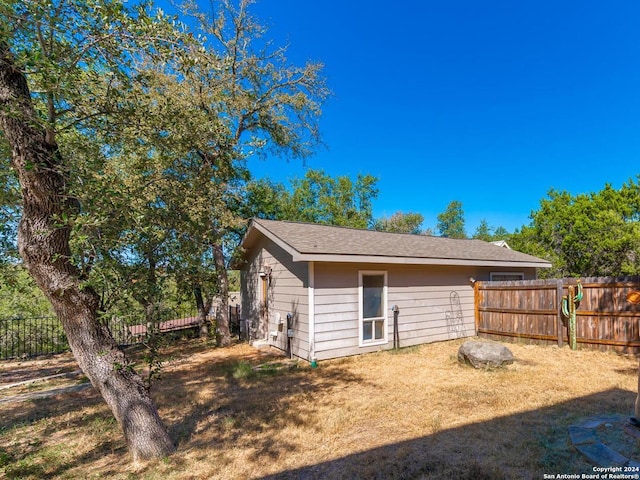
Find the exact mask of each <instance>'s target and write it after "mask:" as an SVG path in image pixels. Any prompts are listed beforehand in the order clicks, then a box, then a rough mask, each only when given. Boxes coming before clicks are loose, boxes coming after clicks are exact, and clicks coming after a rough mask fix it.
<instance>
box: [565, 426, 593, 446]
mask: <svg viewBox="0 0 640 480" xmlns="http://www.w3.org/2000/svg"><path fill="white" fill-rule="evenodd" d="M569 437H571V443H573V444H574V445H576V446H578V445H586V444H590V443H599V442H600V440H599V439H598V435H597V433H596V431H595V430H594V429H593V428H587V427H576V426H571V427H569Z"/></svg>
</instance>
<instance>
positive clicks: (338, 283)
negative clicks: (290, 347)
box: [315, 263, 535, 360]
mask: <svg viewBox="0 0 640 480" xmlns="http://www.w3.org/2000/svg"><path fill="white" fill-rule="evenodd" d="M361 270H373V271H386V272H387V282H388V290H387V292H388V304H387V306H388V310H387V340H388V341H387V342H386V343H385V344H382V345H372V346H365V347H361V346H359V334H360V333H359V305H358V272H359V271H361ZM491 271H495V269H490V268H479V267H445V266H419V265H406V266H405V265H376V264H347V263H332V264H320V263H317V264H316V275H315V332H316V333H315V356H316V358H317V359H318V360H323V359H328V358H335V357H341V356H347V355H355V354H360V353H368V352H372V351H377V350H382V349H390V348H393V312H392V311H391V308H392V306H393V305H397V306H398V308H399V310H400V311H399V315H398V332H399V337H400V346H402V347H406V346H410V345H418V344H422V343H429V342H435V341H441V340H448V339H452V338H461V337H469V336H473V335H475V333H476V331H475V312H474V293H473V286H472V284H471V282H470V281H469V277H474V278H476V279H477V280H484V279H487V280H488V279H489V274H490V272H491ZM500 271H503V272H504V271H518V272H523V273H524V274H525V278H535V270H534V269H501V270H500Z"/></svg>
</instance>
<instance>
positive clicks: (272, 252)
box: [241, 239, 309, 360]
mask: <svg viewBox="0 0 640 480" xmlns="http://www.w3.org/2000/svg"><path fill="white" fill-rule="evenodd" d="M265 266H268V267H270V268H271V282H270V285H269V289H268V295H267V305H266V309H265V305H263V304H262V303H263V302H262V299H261V292H260V289H261V287H260V285H261V280H260V275H259V274H260V271H262V270H263V269H264V267H265ZM307 276H308V273H307V264H306V263H304V262H293V261H292V260H291V255H289V254H288V253H287V252H285V251H284V250H282V249H281V248H280V247H278V246H277V245H276V244H275V243H273V242H271V241H270V240H267V239H262V241H261V242H260V243H259V244H257V245H256V246H255V248H253V249H252V252H250V254H249V256H248V263H247V264H246V265H245V267H244V268H243V270H242V274H241V281H242V312H243V317H244V318H247V319H250V320H252V321H253V322H254V324H255V325H257V327H258V338H259V339H267V340H268V342H269V344H270V345H273V346H274V347H276V348H279V349H281V350H284V351H286V350H287V314H288V313H290V314H291V316H292V329H293V331H294V335H293V338H292V339H291V350H292V352H293V354H294V355H295V356H297V357H300V358H304V359H305V360H306V359H308V352H309V318H308V311H309V310H308V303H309V296H308V293H307V281H308V279H307ZM265 312H266V315H265Z"/></svg>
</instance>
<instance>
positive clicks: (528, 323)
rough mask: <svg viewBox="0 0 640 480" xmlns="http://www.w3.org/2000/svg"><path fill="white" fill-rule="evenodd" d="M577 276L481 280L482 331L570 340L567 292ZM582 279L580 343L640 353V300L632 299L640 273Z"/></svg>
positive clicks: (478, 315)
mask: <svg viewBox="0 0 640 480" xmlns="http://www.w3.org/2000/svg"><path fill="white" fill-rule="evenodd" d="M577 280H578V279H576V278H565V279H553V280H522V281H509V282H477V285H476V288H475V292H476V301H475V303H476V305H477V307H476V325H477V331H478V335H480V336H485V337H488V338H498V339H504V340H511V341H527V342H531V343H544V344H550V343H557V345H558V346H562V345H563V342H565V341H567V340H568V333H567V321H566V319H564V317H563V316H562V314H561V302H562V296H563V295H566V294H567V290H568V286H569V285H575V284H576V283H577ZM581 283H582V287H583V290H584V293H585V295H584V297H583V299H582V301H581V302H580V305H579V306H578V309H577V311H576V322H577V331H578V339H577V340H578V344H579V345H580V346H581V347H582V348H597V349H615V350H617V351H620V352H622V353H633V354H637V353H640V338H638V335H639V333H640V328H639V322H640V305H634V304H631V303H629V302H627V300H626V298H627V295H628V294H629V293H630V292H632V291H637V290H640V276H638V277H594V278H583V279H581Z"/></svg>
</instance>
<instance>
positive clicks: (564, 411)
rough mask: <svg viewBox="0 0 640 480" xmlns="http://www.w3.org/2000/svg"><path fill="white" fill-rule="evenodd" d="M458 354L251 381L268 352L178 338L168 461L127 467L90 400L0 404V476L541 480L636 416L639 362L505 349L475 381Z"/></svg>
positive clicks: (403, 357) (379, 360) (390, 358)
mask: <svg viewBox="0 0 640 480" xmlns="http://www.w3.org/2000/svg"><path fill="white" fill-rule="evenodd" d="M460 344H461V341H452V342H443V343H438V344H431V345H425V346H422V347H412V348H409V349H404V350H400V351H399V352H396V353H394V352H381V353H378V354H370V355H363V356H358V357H352V358H347V359H342V360H335V361H327V362H321V363H320V366H319V368H317V369H311V368H309V367H307V366H302V367H300V368H297V369H294V370H289V369H286V368H285V369H281V370H274V369H268V368H267V369H263V370H260V371H257V372H256V371H255V370H254V369H252V368H250V367H251V366H254V365H257V364H260V363H264V362H268V361H273V360H277V357H276V356H275V355H274V354H273V353H264V352H258V351H256V350H254V349H252V348H251V347H249V346H248V345H236V346H234V347H231V348H227V349H211V348H205V346H203V345H202V344H200V343H191V344H189V343H181V344H178V346H177V347H174V348H173V351H172V352H171V355H172V357H171V359H170V360H168V362H167V363H166V365H165V368H164V371H163V377H162V378H161V379H160V380H159V382H158V383H157V384H156V385H155V386H154V390H153V393H154V397H155V398H156V400H157V403H158V405H159V408H160V410H161V414H162V416H163V418H164V419H165V421H166V423H167V425H168V426H169V428H170V431H171V435H172V437H173V438H174V439H175V440H176V442H177V444H178V451H177V453H176V454H175V455H173V456H172V457H170V458H167V459H164V460H162V461H155V462H151V463H149V464H146V465H141V466H140V465H139V466H133V465H131V464H130V462H129V460H128V456H127V452H126V449H125V446H124V442H123V440H122V437H121V434H120V432H119V430H118V428H117V426H116V425H115V424H114V421H113V420H112V419H111V416H110V414H109V412H108V410H107V409H106V407H104V406H103V404H102V403H101V402H100V399H99V398H98V397H97V395H96V394H95V393H93V391H92V390H87V391H84V392H80V393H71V394H66V395H61V396H58V397H55V398H54V399H53V400H52V399H47V400H34V401H28V402H22V403H19V404H18V403H13V404H0V418H1V420H0V472H2V471H3V469H4V475H5V476H6V477H7V478H43V477H48V478H103V477H105V478H115V479H125V478H143V479H165V478H168V479H178V478H179V479H191V478H193V479H200V478H211V479H246V478H262V479H285V478H291V479H297V478H380V479H387V478H391V479H394V478H397V479H400V478H462V479H465V478H467V479H483V478H484V479H500V478H523V479H527V478H536V479H537V478H542V476H543V474H544V473H555V474H557V473H591V472H592V469H591V466H590V465H588V464H587V463H586V462H585V461H584V460H583V459H582V457H581V456H580V455H579V454H577V453H576V452H575V450H574V449H573V448H572V447H571V446H570V445H569V443H568V436H567V427H568V426H569V425H571V424H573V423H576V422H578V421H579V420H581V419H584V418H587V417H589V416H593V415H600V414H622V415H630V414H632V412H633V402H634V400H635V389H636V384H637V376H636V374H637V363H636V360H635V359H630V358H627V357H621V356H617V355H615V354H613V353H603V352H594V351H577V352H572V351H570V350H569V349H567V348H563V349H558V348H554V347H539V346H525V345H509V348H511V350H512V351H513V353H514V355H515V356H516V358H517V361H516V363H514V364H513V365H511V366H509V367H507V368H505V369H501V370H488V371H482V370H480V371H479V370H474V369H472V368H470V367H465V366H462V365H459V364H458V363H457V361H456V353H457V349H458V346H459V345H460ZM51 362H53V360H51ZM7 365H9V366H8V367H7ZM45 366H46V368H53V369H54V370H55V368H54V367H51V366H48V364H46V365H45ZM41 368H45V367H44V366H41ZM7 369H12V366H11V362H9V363H7V364H2V365H0V379H1V378H2V374H3V372H5V371H6V370H7ZM13 370H14V371H17V370H19V368H17V365H14V366H13ZM2 381H3V382H4V379H3V380H2ZM636 445H637V442H636Z"/></svg>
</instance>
